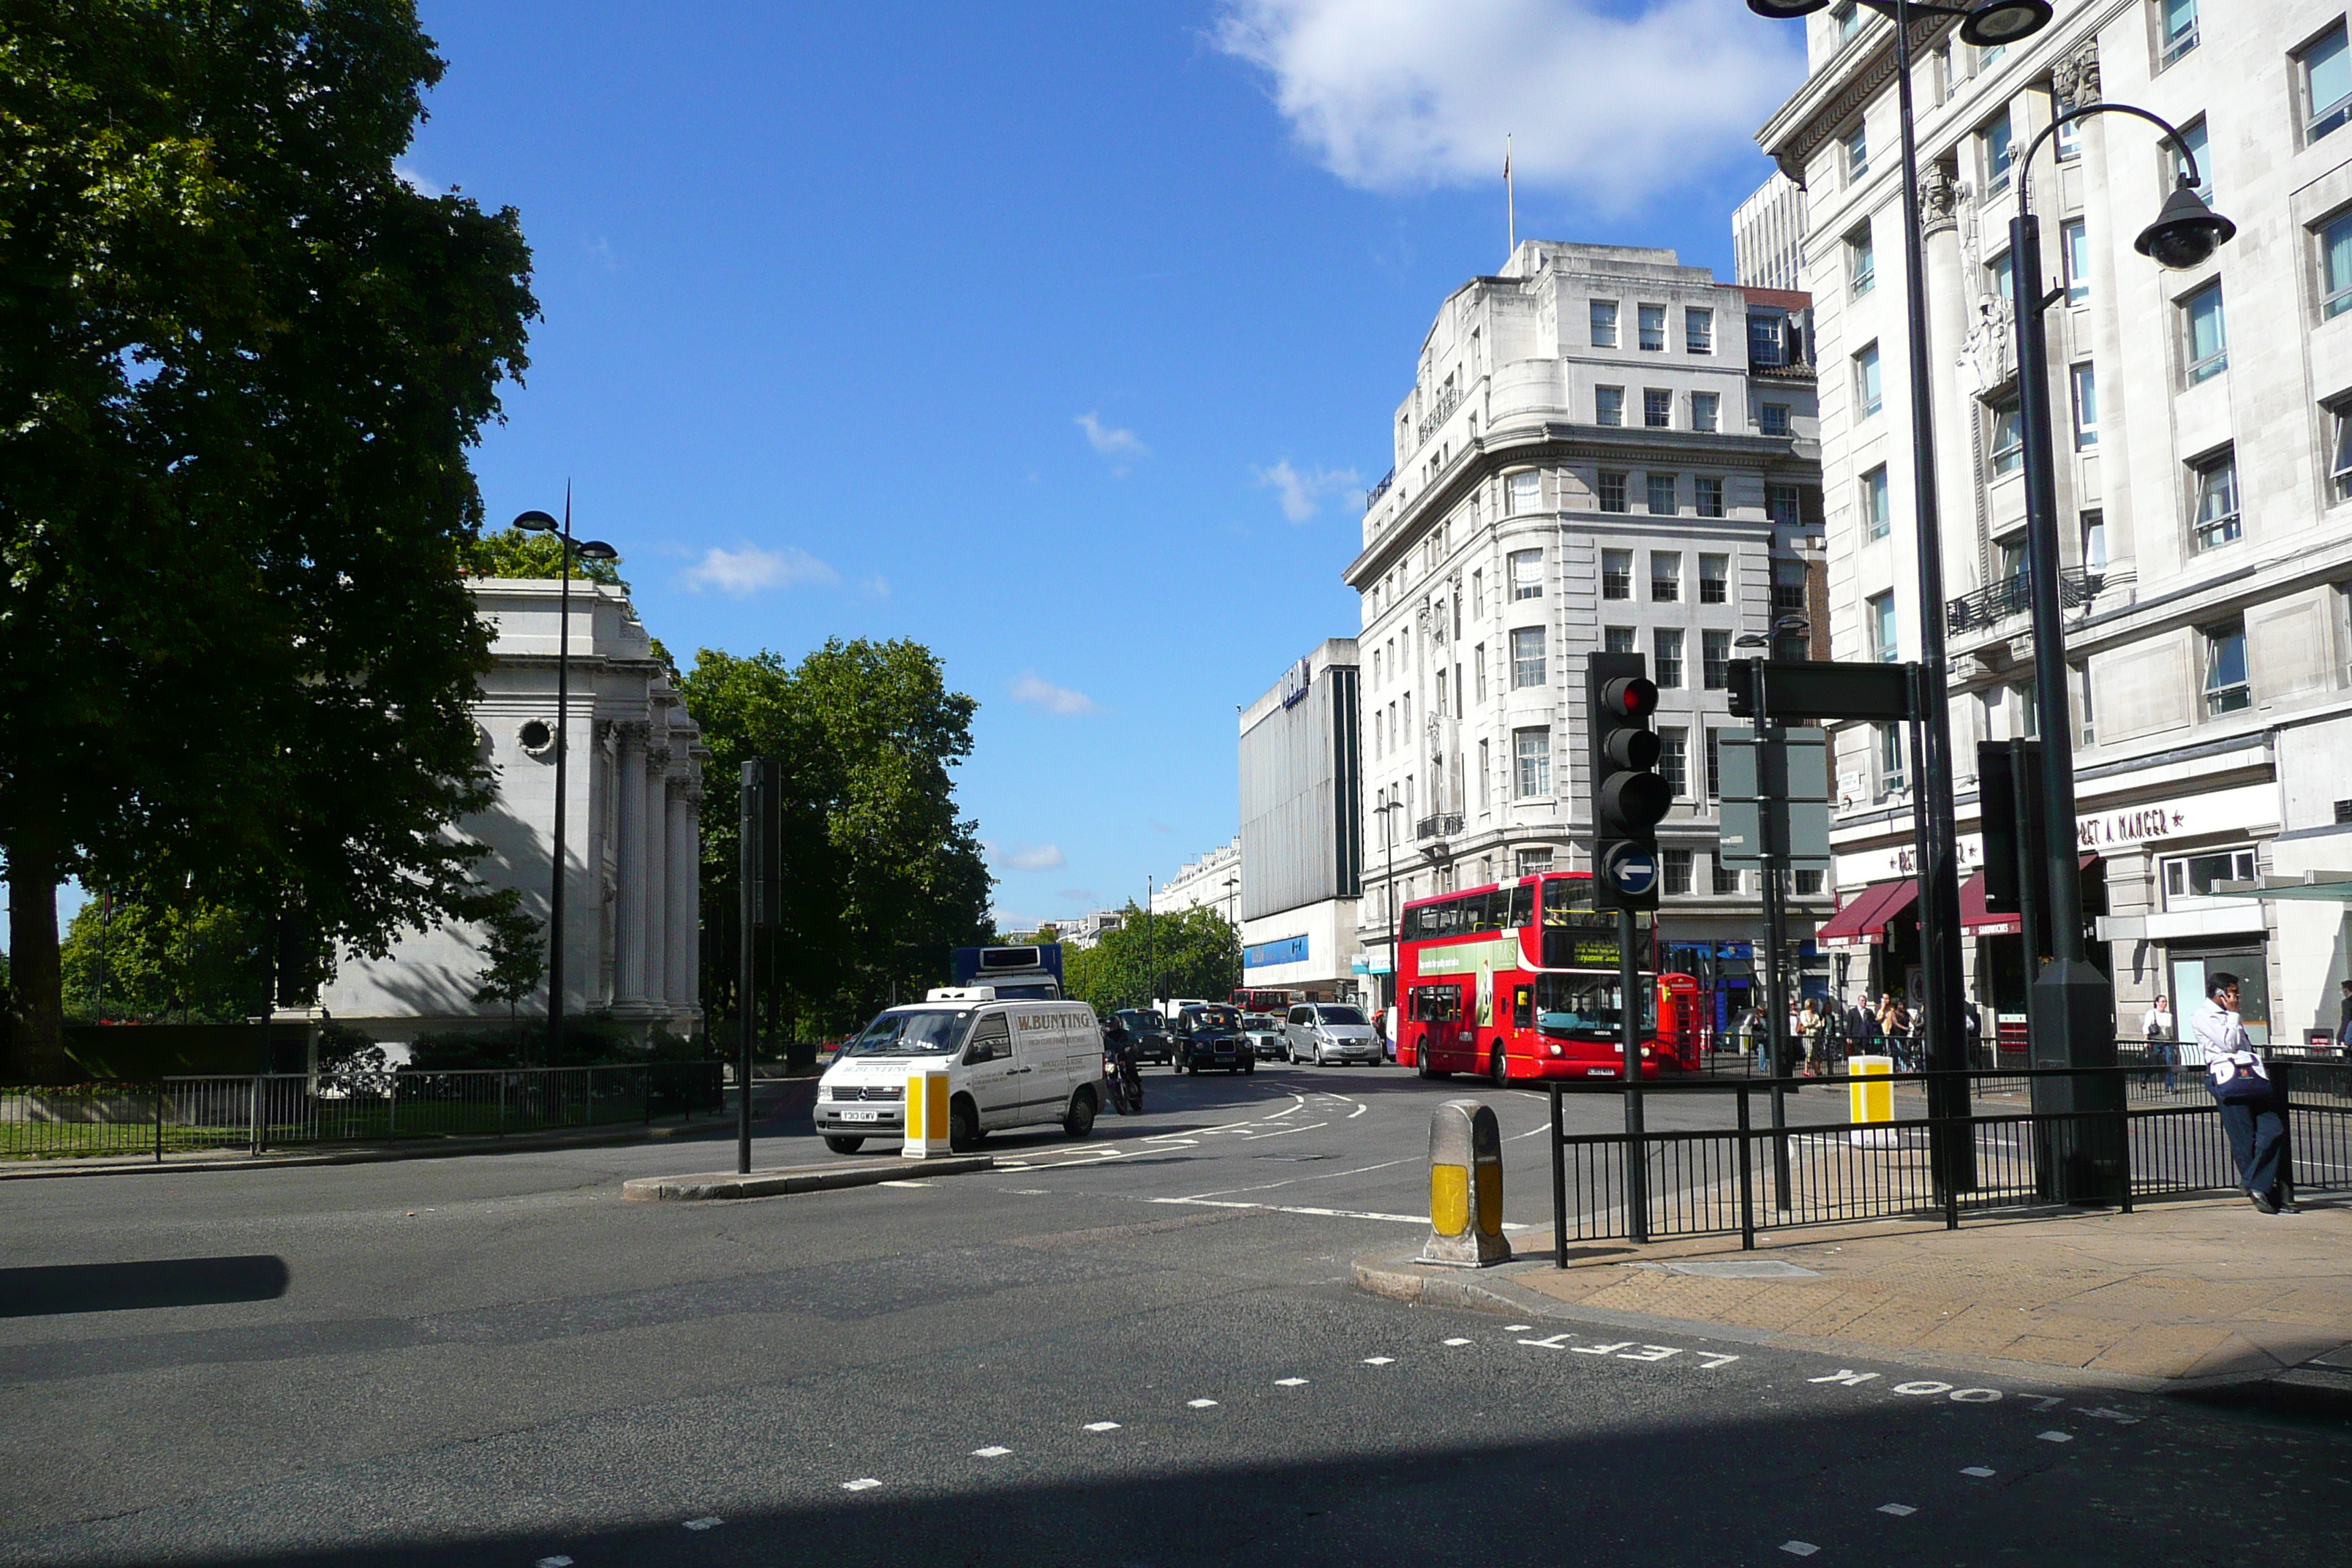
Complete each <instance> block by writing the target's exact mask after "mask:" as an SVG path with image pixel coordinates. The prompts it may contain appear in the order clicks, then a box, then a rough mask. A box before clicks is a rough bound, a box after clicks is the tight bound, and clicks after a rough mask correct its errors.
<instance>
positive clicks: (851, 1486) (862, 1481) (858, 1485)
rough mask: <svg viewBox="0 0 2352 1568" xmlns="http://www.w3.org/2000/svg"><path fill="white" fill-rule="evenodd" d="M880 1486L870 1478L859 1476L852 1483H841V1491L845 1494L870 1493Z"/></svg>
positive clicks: (878, 1482) (879, 1483)
mask: <svg viewBox="0 0 2352 1568" xmlns="http://www.w3.org/2000/svg"><path fill="white" fill-rule="evenodd" d="M881 1484H882V1483H881V1482H880V1481H877V1480H876V1479H874V1478H873V1477H872V1476H860V1477H858V1478H857V1479H856V1480H854V1481H844V1482H842V1483H841V1489H842V1490H843V1491H845V1492H870V1491H872V1490H873V1489H875V1488H876V1487H878V1486H880V1485H881Z"/></svg>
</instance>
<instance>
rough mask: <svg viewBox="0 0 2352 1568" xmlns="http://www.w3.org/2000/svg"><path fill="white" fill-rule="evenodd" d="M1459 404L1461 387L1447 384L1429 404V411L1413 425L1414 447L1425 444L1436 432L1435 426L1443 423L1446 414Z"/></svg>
mask: <svg viewBox="0 0 2352 1568" xmlns="http://www.w3.org/2000/svg"><path fill="white" fill-rule="evenodd" d="M1461 406H1462V389H1461V388H1460V387H1458V386H1449V387H1447V388H1445V390H1444V391H1443V392H1441V393H1439V394H1438V395H1437V401H1435V402H1434V403H1433V404H1431V405H1430V406H1429V413H1428V414H1427V415H1426V416H1424V417H1423V419H1422V422H1421V423H1420V424H1419V425H1418V426H1414V429H1413V443H1412V444H1413V445H1414V446H1415V447H1423V446H1427V445H1428V444H1429V438H1430V437H1432V436H1434V435H1436V434H1437V427H1438V426H1440V425H1443V424H1444V423H1445V417H1446V416H1447V415H1449V414H1451V413H1453V412H1454V410H1455V409H1457V408H1459V407H1461Z"/></svg>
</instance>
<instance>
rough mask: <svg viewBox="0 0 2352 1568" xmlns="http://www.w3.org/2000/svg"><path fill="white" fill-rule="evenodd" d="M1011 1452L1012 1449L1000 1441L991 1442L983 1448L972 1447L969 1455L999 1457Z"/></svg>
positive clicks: (983, 1457) (988, 1457) (974, 1456)
mask: <svg viewBox="0 0 2352 1568" xmlns="http://www.w3.org/2000/svg"><path fill="white" fill-rule="evenodd" d="M1011 1452H1013V1450H1012V1449H1010V1448H1008V1447H1005V1446H1004V1445H1003V1444H1002V1443H991V1444H990V1445H989V1446H988V1447H985V1448H974V1449H973V1450H972V1451H971V1457H972V1458H975V1459H1001V1458H1004V1456H1005V1455H1007V1454H1009V1453H1011Z"/></svg>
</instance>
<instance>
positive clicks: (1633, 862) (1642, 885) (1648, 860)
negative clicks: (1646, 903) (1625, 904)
mask: <svg viewBox="0 0 2352 1568" xmlns="http://www.w3.org/2000/svg"><path fill="white" fill-rule="evenodd" d="M1609 880H1610V883H1611V884H1612V886H1613V887H1615V888H1616V889H1617V890H1618V891H1619V892H1621V893H1623V894H1624V895H1626V896H1627V897H1628V898H1641V897H1643V896H1644V895H1646V894H1647V893H1648V892H1649V891H1650V889H1653V888H1654V887H1656V886H1657V885H1658V859H1657V857H1656V856H1654V855H1645V854H1643V852H1642V851H1640V850H1638V849H1635V850H1623V851H1620V852H1619V853H1617V854H1615V855H1612V856H1611V857H1610V859H1609Z"/></svg>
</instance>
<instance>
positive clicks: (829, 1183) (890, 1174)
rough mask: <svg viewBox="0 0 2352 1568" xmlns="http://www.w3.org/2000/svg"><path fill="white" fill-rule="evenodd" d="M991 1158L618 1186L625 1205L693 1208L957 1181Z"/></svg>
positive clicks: (796, 1168) (659, 1179) (724, 1174)
mask: <svg viewBox="0 0 2352 1568" xmlns="http://www.w3.org/2000/svg"><path fill="white" fill-rule="evenodd" d="M995 1163H996V1156H994V1155H993V1154H961V1155H950V1157H948V1158H947V1159H944V1160H908V1159H906V1158H904V1157H903V1156H902V1157H900V1158H898V1159H895V1160H887V1161H884V1160H873V1161H861V1162H860V1163H857V1164H855V1165H792V1166H787V1167H785V1168H783V1169H782V1170H774V1171H752V1172H749V1173H742V1174H738V1173H735V1172H732V1171H714V1172H709V1173H705V1174H702V1175H693V1176H639V1177H637V1178H635V1180H633V1181H626V1182H623V1183H622V1184H621V1197H622V1199H623V1201H625V1202H628V1203H693V1202H697V1201H699V1200H701V1199H704V1198H772V1197H782V1196H785V1195H787V1194H793V1193H819V1192H831V1191H833V1190H835V1189H836V1188H840V1187H870V1186H873V1185H875V1184H877V1183H881V1182H901V1181H908V1180H910V1179H913V1178H917V1177H923V1176H961V1175H965V1174H967V1173H971V1172H973V1171H985V1170H989V1169H992V1167H993V1166H994V1165H995Z"/></svg>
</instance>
